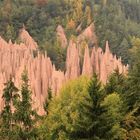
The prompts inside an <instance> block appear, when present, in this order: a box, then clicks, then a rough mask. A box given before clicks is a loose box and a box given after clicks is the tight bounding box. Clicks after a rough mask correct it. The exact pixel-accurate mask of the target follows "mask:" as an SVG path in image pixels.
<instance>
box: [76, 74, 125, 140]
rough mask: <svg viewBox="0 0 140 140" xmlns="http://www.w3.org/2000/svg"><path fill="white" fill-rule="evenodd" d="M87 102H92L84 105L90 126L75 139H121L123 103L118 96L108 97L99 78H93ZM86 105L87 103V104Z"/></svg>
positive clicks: (114, 94)
mask: <svg viewBox="0 0 140 140" xmlns="http://www.w3.org/2000/svg"><path fill="white" fill-rule="evenodd" d="M88 94H89V97H90V98H87V97H86V101H87V102H89V101H90V100H91V103H92V104H91V105H86V104H84V107H85V113H84V114H86V115H87V116H88V118H90V119H89V122H90V125H89V126H88V127H87V129H86V131H85V132H82V131H81V130H80V131H78V132H77V133H75V135H74V136H75V137H77V136H78V137H79V138H81V139H82V138H87V139H99V140H100V139H101V140H102V139H103V140H108V139H110V138H111V139H112V140H113V139H114V140H115V139H119V138H121V137H122V136H123V135H122V134H123V131H122V129H121V127H120V121H121V120H122V113H121V108H122V106H123V103H122V101H121V98H120V97H119V95H118V94H116V93H113V94H111V95H108V96H106V95H105V92H104V90H103V87H102V86H101V83H100V82H99V80H98V78H97V76H96V75H95V76H93V78H92V79H91V81H90V84H89V86H88ZM85 103H86V102H85Z"/></svg>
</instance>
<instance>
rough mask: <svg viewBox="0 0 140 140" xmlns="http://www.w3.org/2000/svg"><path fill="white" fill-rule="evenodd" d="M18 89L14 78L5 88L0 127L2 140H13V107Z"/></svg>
mask: <svg viewBox="0 0 140 140" xmlns="http://www.w3.org/2000/svg"><path fill="white" fill-rule="evenodd" d="M17 91H18V89H17V87H16V86H15V85H14V82H13V81H12V78H11V77H10V80H9V81H8V82H7V83H5V88H4V90H3V95H2V98H3V100H4V108H3V110H2V112H1V116H0V117H1V126H0V137H1V138H2V139H8V140H10V139H12V134H13V133H14V132H13V131H14V130H13V125H14V115H13V111H12V109H13V107H14V105H15V102H16V99H17V96H18V94H17Z"/></svg>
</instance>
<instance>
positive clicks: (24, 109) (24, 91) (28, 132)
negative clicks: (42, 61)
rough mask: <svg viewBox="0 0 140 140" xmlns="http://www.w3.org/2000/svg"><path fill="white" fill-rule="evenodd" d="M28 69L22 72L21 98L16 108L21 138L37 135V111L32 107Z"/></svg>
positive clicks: (16, 119)
mask: <svg viewBox="0 0 140 140" xmlns="http://www.w3.org/2000/svg"><path fill="white" fill-rule="evenodd" d="M28 81H29V79H28V76H27V71H26V70H25V71H24V72H23V74H22V85H21V91H20V99H19V102H18V105H17V106H16V110H15V114H14V115H15V121H16V123H17V124H19V125H18V131H19V132H18V133H19V134H18V135H19V137H20V139H24V140H26V139H31V138H32V139H33V138H35V137H36V130H35V119H36V117H37V113H36V111H35V110H33V109H32V100H31V90H30V89H29V84H28Z"/></svg>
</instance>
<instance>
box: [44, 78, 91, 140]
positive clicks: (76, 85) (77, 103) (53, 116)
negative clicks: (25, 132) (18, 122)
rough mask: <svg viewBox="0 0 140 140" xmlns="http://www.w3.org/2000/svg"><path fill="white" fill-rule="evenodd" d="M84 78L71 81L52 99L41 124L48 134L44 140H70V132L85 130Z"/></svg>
mask: <svg viewBox="0 0 140 140" xmlns="http://www.w3.org/2000/svg"><path fill="white" fill-rule="evenodd" d="M88 81H89V80H88V79H87V78H86V77H81V78H79V79H77V80H75V81H71V82H69V83H68V84H66V86H64V88H62V90H61V91H60V95H59V97H55V98H53V99H52V102H51V103H50V105H49V115H48V117H47V118H46V120H45V123H44V124H42V125H43V126H44V127H43V128H44V129H45V130H47V131H48V133H46V132H45V131H44V132H45V134H42V135H44V139H45V138H46V139H50V140H55V139H58V140H63V139H68V140H70V139H72V138H71V136H70V135H71V134H72V132H74V131H76V130H77V129H82V130H84V129H86V127H87V126H88V120H87V117H86V115H85V114H83V109H84V108H83V107H82V104H83V103H84V101H85V96H87V95H88V94H87V83H88ZM81 120H83V121H84V127H83V126H82V127H81V125H80V121H81Z"/></svg>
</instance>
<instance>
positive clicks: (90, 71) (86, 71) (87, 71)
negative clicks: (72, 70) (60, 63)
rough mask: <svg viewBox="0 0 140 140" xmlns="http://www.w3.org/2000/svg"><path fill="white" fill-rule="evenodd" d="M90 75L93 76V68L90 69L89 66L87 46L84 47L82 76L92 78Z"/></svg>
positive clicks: (90, 66)
mask: <svg viewBox="0 0 140 140" xmlns="http://www.w3.org/2000/svg"><path fill="white" fill-rule="evenodd" d="M92 74H93V68H92V65H91V59H90V55H89V48H88V46H86V47H85V54H84V62H83V69H82V75H87V76H92Z"/></svg>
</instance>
